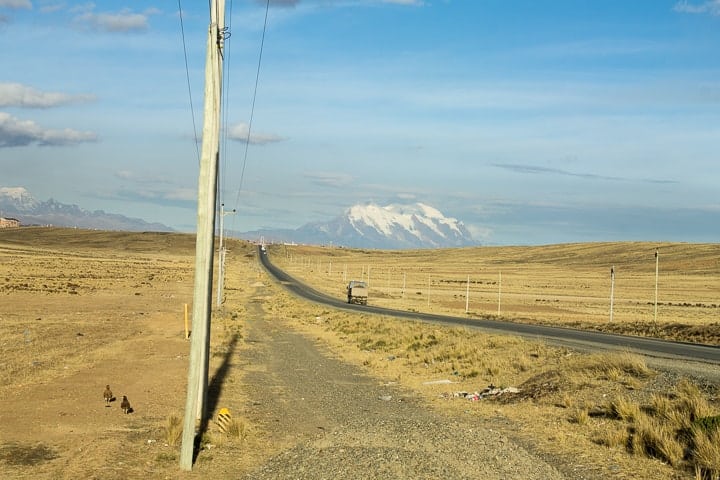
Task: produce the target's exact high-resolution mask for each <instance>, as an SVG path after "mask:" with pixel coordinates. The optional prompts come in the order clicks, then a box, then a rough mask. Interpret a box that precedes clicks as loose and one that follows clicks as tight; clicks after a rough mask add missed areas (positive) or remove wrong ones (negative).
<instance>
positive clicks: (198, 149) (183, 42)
mask: <svg viewBox="0 0 720 480" xmlns="http://www.w3.org/2000/svg"><path fill="white" fill-rule="evenodd" d="M178 13H179V17H180V33H181V35H182V44H183V53H184V55H185V77H186V78H187V87H188V97H189V98H190V115H191V116H192V125H193V136H194V138H195V153H196V155H197V159H198V165H199V164H200V148H199V147H198V143H199V142H198V136H197V127H196V126H195V110H194V109H193V99H192V88H191V87H190V68H189V67H188V56H187V46H186V45H185V25H184V24H183V16H182V5H180V0H178Z"/></svg>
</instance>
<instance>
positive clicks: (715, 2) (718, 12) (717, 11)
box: [673, 0, 720, 16]
mask: <svg viewBox="0 0 720 480" xmlns="http://www.w3.org/2000/svg"><path fill="white" fill-rule="evenodd" d="M673 9H674V10H675V11H676V12H681V13H709V14H710V15H713V16H720V0H709V1H705V2H702V3H690V2H688V1H687V0H683V1H681V2H678V3H676V4H675V6H674V7H673Z"/></svg>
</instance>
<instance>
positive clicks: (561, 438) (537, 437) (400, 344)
mask: <svg viewBox="0 0 720 480" xmlns="http://www.w3.org/2000/svg"><path fill="white" fill-rule="evenodd" d="M272 309H273V313H274V314H275V315H277V316H279V317H284V316H287V317H289V318H292V319H293V321H294V323H296V324H297V325H298V326H300V327H301V328H303V329H305V330H307V331H308V332H312V333H310V334H311V335H313V336H314V337H316V338H318V339H322V340H323V341H326V342H329V344H330V345H334V346H335V348H334V351H336V352H337V354H338V355H341V356H342V357H343V358H345V359H347V360H350V361H355V362H357V363H358V364H361V365H363V366H365V368H367V369H368V370H369V371H371V372H373V373H374V374H375V375H379V376H381V377H382V378H385V379H386V380H388V381H394V382H400V383H402V384H404V385H407V386H409V387H411V388H413V389H415V390H416V391H417V392H419V393H420V394H422V395H426V396H427V395H429V396H430V397H431V398H432V397H433V396H434V397H438V396H442V397H443V398H445V399H447V398H450V397H452V395H448V394H452V392H453V391H470V392H472V391H474V390H479V389H481V388H482V387H484V386H486V385H488V384H494V385H496V386H517V387H519V389H520V392H519V393H517V394H508V395H503V396H500V397H498V398H497V399H495V400H487V401H485V402H477V403H474V404H472V405H473V408H476V409H477V410H478V414H479V415H489V416H494V415H498V414H501V415H503V416H505V417H507V418H510V419H513V421H514V422H517V423H516V425H522V429H521V431H520V432H519V435H521V436H527V438H529V439H532V440H531V441H532V443H533V444H534V445H541V446H542V447H541V448H543V449H546V450H547V451H548V452H551V453H555V454H559V455H577V456H578V458H583V459H584V460H583V461H585V462H589V463H592V462H595V464H596V465H597V464H598V463H602V462H606V461H607V458H608V457H609V456H612V458H613V462H615V463H617V464H622V465H623V471H626V472H628V473H627V474H628V475H631V476H632V477H633V478H648V479H650V478H669V477H670V476H671V475H681V476H682V475H683V474H685V473H689V472H692V471H693V469H694V468H695V465H699V463H698V462H696V461H695V460H693V459H686V458H685V450H686V449H688V448H689V443H688V442H687V439H686V437H683V436H682V435H681V432H682V431H683V429H685V430H687V429H689V428H690V425H691V418H694V416H696V415H705V414H709V413H711V412H712V411H713V407H712V406H711V405H710V402H709V401H708V399H707V397H708V396H707V393H704V392H703V391H701V390H700V389H699V388H698V387H697V386H695V385H694V384H693V383H692V382H690V381H689V380H686V379H683V380H681V381H680V383H679V384H678V385H677V386H676V387H675V388H674V389H673V390H672V391H668V392H667V394H660V393H658V392H655V391H654V390H652V388H653V387H651V384H652V382H653V381H654V380H655V379H656V378H657V377H658V375H657V372H655V371H653V370H652V369H650V368H649V367H648V366H647V364H646V362H645V359H644V358H643V357H641V356H639V355H636V354H632V353H629V352H608V353H602V354H592V355H580V354H576V353H573V352H570V351H568V350H565V349H563V348H553V347H549V346H548V345H546V344H543V343H542V342H533V341H529V340H524V339H520V338H517V337H515V338H514V337H508V336H501V335H488V334H483V333H478V332H475V331H472V330H468V329H465V328H449V327H439V326H434V325H429V324H424V323H417V322H412V321H406V320H402V321H398V320H393V319H390V318H384V317H376V316H372V315H367V314H363V313H357V314H353V313H348V312H345V311H334V310H330V309H324V308H322V307H318V306H315V305H312V304H306V303H304V302H301V301H297V300H294V299H292V298H291V297H289V296H286V295H285V294H280V295H279V296H277V297H276V301H275V302H273V304H272ZM444 379H445V380H449V381H451V382H452V384H450V385H431V384H428V382H433V381H435V380H444ZM449 389H450V391H448V390H449ZM603 398H607V399H608V400H606V401H601V400H602V399H603ZM592 405H596V406H594V407H593V406H592ZM436 406H437V407H438V408H442V409H443V410H445V409H448V408H449V407H452V408H455V407H457V408H458V409H461V410H465V411H466V410H467V409H468V404H467V403H466V401H465V400H455V401H454V402H449V403H448V400H441V403H439V404H437V405H436ZM560 420H563V421H564V423H563V421H560ZM563 424H564V425H566V427H564V428H563V427H562V425H563ZM544 438H548V439H549V441H547V442H545V441H543V440H542V439H544ZM592 445H602V446H604V447H607V449H600V450H598V449H597V448H593V446H592ZM703 452H706V451H705V450H704V451H703ZM710 454H711V453H704V455H710ZM591 458H594V460H591ZM653 460H660V461H661V463H658V462H656V461H655V462H654V461H653ZM663 465H667V467H663ZM664 468H670V469H671V470H664ZM703 469H704V470H703V472H706V471H708V470H707V467H703ZM672 471H674V472H675V473H674V474H673V473H671V472H672ZM629 472H632V473H629ZM606 473H608V475H610V474H611V472H606ZM708 478H709V477H708Z"/></svg>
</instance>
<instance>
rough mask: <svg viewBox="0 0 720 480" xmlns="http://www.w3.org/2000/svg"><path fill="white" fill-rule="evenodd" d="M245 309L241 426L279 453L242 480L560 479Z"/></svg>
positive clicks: (476, 421) (472, 422)
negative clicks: (246, 423)
mask: <svg viewBox="0 0 720 480" xmlns="http://www.w3.org/2000/svg"><path fill="white" fill-rule="evenodd" d="M250 307H251V308H250V310H251V311H250V312H249V315H248V318H249V320H248V322H247V332H246V336H245V341H246V342H247V343H248V344H249V346H250V348H248V349H246V351H245V352H244V353H243V356H244V357H246V358H245V359H244V360H245V361H247V362H248V363H247V365H246V366H244V367H243V368H244V370H245V371H246V372H247V373H246V374H245V376H244V378H243V383H244V385H243V390H244V391H245V393H246V395H247V397H248V399H249V406H248V409H247V412H246V416H247V417H248V418H249V420H250V421H251V422H252V423H253V424H255V425H258V429H259V430H260V431H261V432H262V434H263V435H265V436H267V440H268V441H270V442H273V443H275V444H276V445H278V447H279V448H278V451H279V452H280V453H278V454H277V455H276V456H274V457H272V458H270V459H269V461H267V462H265V463H264V464H263V465H261V466H260V467H258V468H257V469H256V470H255V471H252V472H250V473H248V474H247V475H246V476H245V477H244V478H246V479H278V478H283V479H313V480H319V479H337V478H344V477H349V478H363V479H388V478H394V479H400V478H412V479H436V478H452V479H465V478H468V479H469V478H483V479H507V478H523V479H544V480H553V479H561V478H565V477H564V476H563V475H562V474H561V473H560V471H558V469H556V468H555V467H554V466H552V465H550V464H548V463H547V462H546V461H545V460H544V459H542V458H540V457H538V456H536V455H534V454H532V453H531V452H528V451H527V450H525V449H524V448H522V447H521V446H520V445H518V444H516V443H514V442H513V441H511V440H510V439H508V438H506V437H504V436H503V435H502V434H499V433H498V432H497V431H493V430H492V429H491V428H489V427H488V425H491V424H492V422H487V421H485V420H484V419H483V418H481V417H478V416H477V415H472V414H467V415H466V416H465V418H458V417H454V418H451V417H446V416H444V415H442V414H440V413H437V412H436V411H433V410H432V409H430V408H429V407H427V406H424V405H423V404H422V402H421V401H419V400H418V399H417V398H416V397H414V396H413V395H412V394H411V393H410V392H408V391H405V390H403V389H402V388H400V387H398V386H397V385H384V384H382V383H380V381H379V380H377V379H374V378H371V377H369V376H366V375H365V374H364V373H363V372H362V371H361V370H360V369H358V368H357V367H354V366H352V365H349V364H346V363H343V362H341V361H340V360H337V359H335V358H333V357H332V356H331V355H330V354H329V353H328V352H327V351H325V350H324V349H323V348H322V347H320V346H318V345H316V344H315V343H313V342H312V341H311V340H310V339H308V338H307V337H305V336H303V335H302V334H299V333H297V332H294V331H292V330H291V329H288V328H284V326H283V324H282V320H279V319H270V318H266V316H265V314H264V313H263V311H262V308H261V305H260V304H259V303H256V302H253V303H251V304H250ZM563 470H565V471H567V470H568V469H567V466H565V468H563Z"/></svg>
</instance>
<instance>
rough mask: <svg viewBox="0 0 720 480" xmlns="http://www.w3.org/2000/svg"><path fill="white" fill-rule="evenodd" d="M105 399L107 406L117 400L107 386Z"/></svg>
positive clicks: (104, 393) (104, 394)
mask: <svg viewBox="0 0 720 480" xmlns="http://www.w3.org/2000/svg"><path fill="white" fill-rule="evenodd" d="M103 398H104V399H105V404H106V405H105V406H109V405H108V404H109V403H110V402H112V401H113V400H115V397H113V394H112V390H110V385H105V391H104V392H103Z"/></svg>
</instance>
